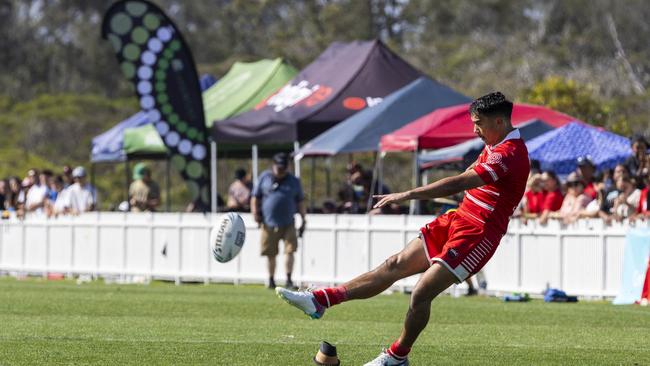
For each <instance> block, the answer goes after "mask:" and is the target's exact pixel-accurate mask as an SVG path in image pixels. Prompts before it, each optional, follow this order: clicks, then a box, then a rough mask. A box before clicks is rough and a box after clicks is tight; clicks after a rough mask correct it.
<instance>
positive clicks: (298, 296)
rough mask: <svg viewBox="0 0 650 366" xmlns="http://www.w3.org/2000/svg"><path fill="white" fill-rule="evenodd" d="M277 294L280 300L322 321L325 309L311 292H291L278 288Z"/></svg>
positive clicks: (276, 289)
mask: <svg viewBox="0 0 650 366" xmlns="http://www.w3.org/2000/svg"><path fill="white" fill-rule="evenodd" d="M275 293H276V294H277V295H278V297H279V298H281V299H282V300H284V301H286V302H287V303H288V304H289V305H293V306H295V307H297V308H298V309H300V310H302V311H303V312H304V313H305V314H307V315H309V317H310V318H312V319H320V318H321V317H322V316H323V314H325V307H324V306H323V305H321V304H319V303H318V301H316V298H315V297H314V294H312V293H311V291H290V290H287V289H286V288H282V287H276V288H275Z"/></svg>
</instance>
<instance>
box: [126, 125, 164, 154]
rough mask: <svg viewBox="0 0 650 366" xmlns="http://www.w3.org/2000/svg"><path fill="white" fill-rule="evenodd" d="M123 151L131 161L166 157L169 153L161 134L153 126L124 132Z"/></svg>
mask: <svg viewBox="0 0 650 366" xmlns="http://www.w3.org/2000/svg"><path fill="white" fill-rule="evenodd" d="M123 149H124V152H125V153H126V155H127V156H128V157H129V158H131V159H138V158H139V159H145V158H158V157H166V156H167V151H168V150H167V146H165V143H164V142H163V140H162V139H161V138H160V134H158V131H156V128H155V127H154V126H153V125H151V124H148V125H144V126H140V127H135V128H127V129H126V130H124V145H123Z"/></svg>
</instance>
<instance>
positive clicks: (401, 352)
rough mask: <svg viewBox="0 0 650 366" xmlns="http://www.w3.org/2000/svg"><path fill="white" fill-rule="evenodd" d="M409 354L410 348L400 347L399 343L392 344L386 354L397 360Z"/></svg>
mask: <svg viewBox="0 0 650 366" xmlns="http://www.w3.org/2000/svg"><path fill="white" fill-rule="evenodd" d="M409 352H411V347H406V346H402V345H401V344H400V343H399V341H395V342H393V344H391V345H390V348H389V349H388V354H389V355H391V356H393V357H395V358H397V359H399V360H403V359H405V358H406V356H408V355H409Z"/></svg>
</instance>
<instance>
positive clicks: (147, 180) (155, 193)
mask: <svg viewBox="0 0 650 366" xmlns="http://www.w3.org/2000/svg"><path fill="white" fill-rule="evenodd" d="M129 204H130V206H131V211H132V212H153V211H156V208H157V207H158V206H159V205H160V187H158V183H156V182H154V181H153V180H152V179H151V170H150V169H149V167H148V166H147V164H145V163H138V164H136V165H135V166H134V167H133V182H132V183H131V186H129Z"/></svg>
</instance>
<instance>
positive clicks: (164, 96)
mask: <svg viewBox="0 0 650 366" xmlns="http://www.w3.org/2000/svg"><path fill="white" fill-rule="evenodd" d="M157 99H158V103H160V104H163V103H167V101H168V100H169V97H168V96H167V94H159V95H158V98H157Z"/></svg>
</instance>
